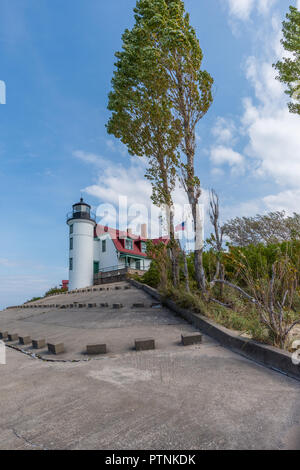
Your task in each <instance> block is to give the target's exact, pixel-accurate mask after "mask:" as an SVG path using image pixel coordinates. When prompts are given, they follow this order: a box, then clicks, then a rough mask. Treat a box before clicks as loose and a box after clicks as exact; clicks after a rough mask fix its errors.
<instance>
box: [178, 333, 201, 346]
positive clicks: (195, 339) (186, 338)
mask: <svg viewBox="0 0 300 470" xmlns="http://www.w3.org/2000/svg"><path fill="white" fill-rule="evenodd" d="M181 342H182V344H183V346H190V345H191V344H199V343H201V342H202V335H201V334H199V333H197V334H194V335H181Z"/></svg>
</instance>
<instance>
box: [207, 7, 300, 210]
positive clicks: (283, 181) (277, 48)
mask: <svg viewBox="0 0 300 470" xmlns="http://www.w3.org/2000/svg"><path fill="white" fill-rule="evenodd" d="M254 3H255V4H254ZM299 3H300V0H299ZM255 5H256V8H260V10H261V12H263V11H265V10H267V9H268V8H270V6H271V5H272V2H260V3H258V2H253V4H252V9H254V7H255ZM244 6H245V5H244ZM240 8H242V4H241V6H240ZM245 8H246V7H245ZM250 10H251V9H250ZM250 10H249V11H250ZM247 11H248V10H247ZM249 14H250V13H249ZM281 28H282V18H280V17H279V15H277V14H275V13H274V12H271V13H270V15H269V18H268V20H267V19H266V21H265V22H260V27H259V28H257V30H255V31H253V35H252V37H253V40H254V44H255V46H256V50H257V51H258V53H257V55H256V56H253V55H252V56H250V57H248V59H247V60H246V61H245V66H244V70H245V75H246V78H247V79H248V81H249V83H250V84H251V86H252V88H253V91H254V96H252V97H249V96H248V97H247V98H242V100H243V106H244V112H243V114H242V115H241V116H240V117H237V118H236V120H235V127H236V129H239V131H240V137H242V138H243V139H244V140H246V144H245V145H244V148H243V150H242V152H241V153H242V154H243V156H244V159H245V165H247V168H248V170H249V172H250V171H251V173H252V176H256V177H257V178H260V179H261V180H262V181H263V180H266V181H268V182H270V181H271V182H274V192H273V193H272V194H267V195H266V196H265V197H262V198H261V199H260V200H259V199H253V200H250V201H246V202H243V203H241V204H238V205H232V206H230V205H228V206H227V207H226V214H227V215H228V216H230V217H233V216H235V215H253V214H255V213H257V212H261V213H264V212H267V211H270V210H272V211H274V210H287V211H288V212H293V211H296V212H300V191H299V189H298V188H299V181H300V140H299V136H300V121H299V116H297V115H294V114H291V113H289V111H288V108H287V101H288V98H287V96H286V95H285V93H284V86H283V85H282V84H281V83H280V82H279V81H278V80H276V79H275V77H276V71H275V70H274V68H273V67H272V63H274V62H276V60H277V58H281V57H282V56H283V55H285V56H286V55H287V53H286V52H285V51H284V50H283V48H282V45H281V44H280V38H281V35H282V32H281ZM259 44H263V45H264V47H263V48H259V47H258V45H259ZM226 122H227V119H226V118H223V119H222V121H220V123H223V124H224V123H226ZM219 128H220V129H221V130H222V125H219ZM221 130H220V131H219V135H220V136H222V132H221ZM215 133H216V136H217V137H218V126H217V130H216V131H215ZM224 139H226V132H225V133H224ZM229 139H230V133H228V144H229V142H230V140H229ZM225 142H226V141H224V143H225ZM228 146H229V145H228ZM230 147H232V145H231V146H230ZM232 151H233V152H235V151H234V150H233V149H232ZM228 155H229V156H227V158H228V162H229V164H230V160H231V158H232V160H231V164H234V162H235V160H237V161H238V160H239V158H238V157H237V156H234V153H233V154H232V153H231V152H229V153H228ZM232 155H233V156H232ZM231 156H232V157H231ZM212 159H213V160H215V162H216V163H218V162H219V163H221V162H222V153H221V151H220V150H219V151H218V152H217V154H215V155H213V154H212ZM223 159H224V160H225V159H226V155H225V156H223ZM276 189H277V191H278V193H277V194H276ZM243 211H244V212H243Z"/></svg>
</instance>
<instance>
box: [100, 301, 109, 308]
mask: <svg viewBox="0 0 300 470" xmlns="http://www.w3.org/2000/svg"><path fill="white" fill-rule="evenodd" d="M100 307H103V308H105V307H108V303H107V302H105V303H104V304H100Z"/></svg>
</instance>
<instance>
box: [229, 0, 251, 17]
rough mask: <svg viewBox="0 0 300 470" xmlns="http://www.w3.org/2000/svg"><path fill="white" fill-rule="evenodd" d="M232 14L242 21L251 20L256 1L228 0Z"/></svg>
mask: <svg viewBox="0 0 300 470" xmlns="http://www.w3.org/2000/svg"><path fill="white" fill-rule="evenodd" d="M228 4H229V11H230V14H231V15H233V16H235V17H237V18H238V19H240V20H246V19H248V18H249V16H250V13H251V11H252V8H253V5H254V0H228Z"/></svg>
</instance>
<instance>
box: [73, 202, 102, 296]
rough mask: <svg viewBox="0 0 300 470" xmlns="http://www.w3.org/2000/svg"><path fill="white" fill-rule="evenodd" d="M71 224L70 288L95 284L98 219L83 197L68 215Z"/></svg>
mask: <svg viewBox="0 0 300 470" xmlns="http://www.w3.org/2000/svg"><path fill="white" fill-rule="evenodd" d="M67 224H68V225H69V228H70V230H69V249H70V256H69V290H74V289H80V288H83V287H89V286H92V285H93V281H94V267H93V266H94V227H95V226H96V221H95V219H94V217H93V215H92V214H91V206H89V204H86V203H85V202H84V201H83V199H82V198H81V199H80V202H78V203H76V204H73V211H72V212H71V213H70V214H68V216H67Z"/></svg>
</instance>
